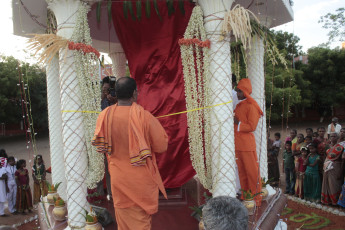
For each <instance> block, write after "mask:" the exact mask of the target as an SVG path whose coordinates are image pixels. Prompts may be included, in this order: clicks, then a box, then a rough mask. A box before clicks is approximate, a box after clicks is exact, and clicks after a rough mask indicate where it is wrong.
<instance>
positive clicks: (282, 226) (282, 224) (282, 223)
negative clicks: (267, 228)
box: [274, 219, 288, 230]
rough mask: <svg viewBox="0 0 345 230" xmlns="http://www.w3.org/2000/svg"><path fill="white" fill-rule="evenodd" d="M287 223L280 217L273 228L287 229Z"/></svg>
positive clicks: (277, 229)
mask: <svg viewBox="0 0 345 230" xmlns="http://www.w3.org/2000/svg"><path fill="white" fill-rule="evenodd" d="M287 229H288V228H287V224H286V223H285V222H284V221H283V220H282V219H280V220H279V221H278V223H277V225H276V227H275V228H274V230H287Z"/></svg>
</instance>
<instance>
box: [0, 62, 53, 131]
mask: <svg viewBox="0 0 345 230" xmlns="http://www.w3.org/2000/svg"><path fill="white" fill-rule="evenodd" d="M23 87H24V90H25V94H24V93H23V92H22V91H21V89H22V88H23ZM24 95H26V99H27V102H28V104H27V106H28V113H29V115H30V112H31V114H32V120H33V124H34V126H35V128H41V129H42V128H47V127H48V117H47V91H46V77H45V72H44V71H43V70H42V69H41V68H40V67H39V66H37V65H30V64H28V63H21V62H19V61H18V60H16V59H15V58H13V57H1V59H0V108H1V110H0V123H5V124H6V125H13V124H17V125H18V124H20V122H21V121H22V120H23V114H24V116H25V119H26V113H25V112H24V113H23V111H25V104H24V103H22V102H23V101H22V100H23V99H22V98H24ZM30 110H31V111H30Z"/></svg>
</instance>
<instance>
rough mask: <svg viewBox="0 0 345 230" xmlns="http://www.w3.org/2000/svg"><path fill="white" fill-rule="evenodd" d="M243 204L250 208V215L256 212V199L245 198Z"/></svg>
mask: <svg viewBox="0 0 345 230" xmlns="http://www.w3.org/2000/svg"><path fill="white" fill-rule="evenodd" d="M242 203H243V205H244V206H245V207H246V208H247V210H248V215H250V216H251V215H253V214H254V212H255V207H256V205H255V201H254V199H251V200H244V201H242Z"/></svg>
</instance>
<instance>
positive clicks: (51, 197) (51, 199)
mask: <svg viewBox="0 0 345 230" xmlns="http://www.w3.org/2000/svg"><path fill="white" fill-rule="evenodd" d="M54 197H55V200H57V199H58V198H59V194H58V193H57V192H56V191H49V192H48V194H47V201H48V203H49V204H50V205H54V203H55V202H54Z"/></svg>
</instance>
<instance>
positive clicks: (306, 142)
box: [267, 117, 345, 208]
mask: <svg viewBox="0 0 345 230" xmlns="http://www.w3.org/2000/svg"><path fill="white" fill-rule="evenodd" d="M326 134H327V135H326ZM279 139H280V133H276V134H275V140H276V141H277V140H279ZM344 149H345V128H342V127H341V125H340V124H339V123H338V119H337V118H336V117H334V118H333V119H332V123H331V124H330V125H329V126H328V128H327V133H326V128H325V127H319V128H317V132H313V129H312V128H307V129H306V136H305V137H304V134H302V133H299V134H297V130H295V129H293V130H291V132H290V136H288V137H287V138H286V139H285V145H284V151H283V167H282V171H283V173H285V182H286V188H285V194H290V195H294V196H296V197H299V198H302V199H305V200H308V201H311V202H317V203H319V202H321V203H322V204H325V205H332V206H337V205H339V206H341V207H343V208H345V184H344V176H345V167H344V166H345V150H344ZM267 150H268V151H267V159H268V166H269V167H268V168H269V170H268V177H269V179H270V182H271V185H273V186H276V185H277V173H276V172H275V171H276V169H278V170H279V164H278V161H277V160H275V157H277V156H278V154H279V150H280V142H276V145H275V146H274V145H273V140H270V139H268V142H267ZM273 156H275V157H273Z"/></svg>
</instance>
